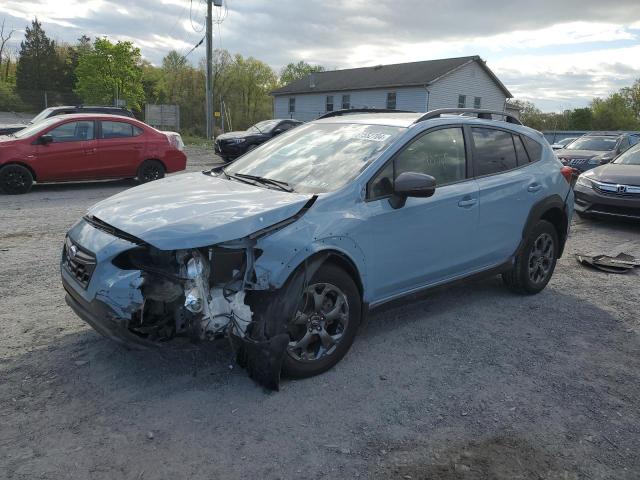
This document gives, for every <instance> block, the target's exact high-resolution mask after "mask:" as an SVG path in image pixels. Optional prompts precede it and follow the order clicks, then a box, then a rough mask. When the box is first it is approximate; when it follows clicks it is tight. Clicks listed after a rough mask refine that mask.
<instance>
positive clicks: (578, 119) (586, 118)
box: [569, 107, 593, 130]
mask: <svg viewBox="0 0 640 480" xmlns="http://www.w3.org/2000/svg"><path fill="white" fill-rule="evenodd" d="M592 122H593V112H592V111H591V109H590V108H589V107H585V108H576V109H575V110H573V111H572V112H571V118H570V123H569V130H591V124H592Z"/></svg>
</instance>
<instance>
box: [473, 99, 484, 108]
mask: <svg viewBox="0 0 640 480" xmlns="http://www.w3.org/2000/svg"><path fill="white" fill-rule="evenodd" d="M481 106H482V97H474V98H473V108H480V107H481Z"/></svg>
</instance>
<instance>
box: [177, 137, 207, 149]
mask: <svg viewBox="0 0 640 480" xmlns="http://www.w3.org/2000/svg"><path fill="white" fill-rule="evenodd" d="M182 141H183V142H184V144H185V145H195V146H198V147H208V148H213V141H211V140H207V139H206V138H204V137H193V136H191V135H182Z"/></svg>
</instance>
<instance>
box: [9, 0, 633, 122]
mask: <svg viewBox="0 0 640 480" xmlns="http://www.w3.org/2000/svg"><path fill="white" fill-rule="evenodd" d="M226 3H227V15H226V18H225V19H224V21H223V22H222V23H221V24H220V26H219V28H218V27H217V26H216V27H215V32H216V38H215V39H214V45H215V47H218V48H219V47H222V48H226V49H228V50H229V51H231V52H233V53H236V52H237V53H241V54H242V55H244V56H254V57H256V58H258V59H260V60H263V61H265V62H267V63H268V64H270V65H271V66H272V67H274V68H276V69H279V68H280V67H281V66H282V65H285V64H286V63H288V62H290V61H298V60H306V61H308V62H311V63H319V64H322V65H325V66H326V67H328V68H348V67H357V66H367V65H378V64H385V63H398V62H408V61H418V60H428V59H433V58H444V57H457V56H466V55H476V54H477V55H480V56H481V57H482V58H483V59H485V60H486V61H487V63H488V65H489V67H491V68H492V69H493V70H494V71H495V72H496V73H497V74H498V76H499V77H500V78H501V79H502V81H503V82H504V83H505V84H506V85H507V87H508V88H509V89H510V90H511V92H512V93H513V94H514V96H515V97H517V98H521V99H525V100H531V101H533V102H534V103H535V104H536V105H538V106H539V107H540V108H542V109H543V110H546V111H554V110H561V109H564V108H572V107H577V106H583V105H586V104H587V103H588V102H589V101H590V100H591V99H592V98H593V97H594V96H604V95H607V94H608V93H610V92H612V91H615V90H617V89H618V88H620V87H623V86H627V85H630V84H631V83H633V81H634V80H635V79H636V78H639V77H640V8H638V7H639V5H638V0H608V1H607V0H595V1H593V0H555V1H550V0H535V1H532V0H527V1H521V0H510V1H494V0H450V1H447V0H439V1H438V0H395V1H391V0H380V1H374V0H270V1H268V0H228V1H227V2H226ZM205 10H206V7H205V4H204V3H203V0H192V2H191V1H190V0H136V1H132V0H111V1H107V0H80V1H77V0H2V2H0V22H1V21H2V18H5V19H6V23H7V26H10V27H13V28H15V29H16V33H15V34H14V41H15V43H14V47H15V46H17V44H18V42H19V40H20V39H21V37H22V35H23V32H24V28H25V26H26V25H27V24H28V22H29V21H30V20H31V19H32V18H33V17H35V16H37V17H38V18H39V19H40V20H41V21H42V23H43V26H44V29H45V31H46V32H47V33H48V34H49V36H51V37H53V38H54V39H57V40H59V41H66V42H73V41H74V40H75V39H76V38H77V37H79V36H80V35H81V34H83V33H85V34H87V35H89V36H91V37H94V36H107V37H109V38H110V39H112V40H132V41H133V42H135V43H136V45H138V46H139V47H140V48H141V49H142V53H143V55H144V57H145V58H147V59H148V60H150V61H151V62H153V63H155V64H158V63H159V62H160V61H161V59H162V57H163V56H164V55H165V54H166V53H167V52H168V51H169V50H171V49H176V50H178V51H179V52H181V53H183V54H184V53H187V52H188V51H189V50H190V49H191V47H192V46H193V45H194V44H196V43H197V42H198V41H199V40H200V39H201V38H202V36H203V34H204V32H203V31H202V27H203V20H204V13H205ZM222 13H223V12H219V14H220V15H222ZM203 55H204V47H199V48H198V49H196V50H195V51H194V52H193V53H192V54H191V55H190V56H189V58H190V60H192V61H193V62H197V61H198V60H199V59H200V58H201V57H202V56H203Z"/></svg>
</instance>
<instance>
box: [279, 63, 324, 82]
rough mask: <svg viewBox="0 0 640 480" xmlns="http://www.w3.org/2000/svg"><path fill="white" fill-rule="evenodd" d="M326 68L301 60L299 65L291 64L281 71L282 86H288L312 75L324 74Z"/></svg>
mask: <svg viewBox="0 0 640 480" xmlns="http://www.w3.org/2000/svg"><path fill="white" fill-rule="evenodd" d="M324 71H325V68H324V67H323V66H322V65H311V64H309V63H307V62H305V61H304V60H300V61H299V62H298V63H290V64H288V65H287V66H286V67H283V68H282V70H280V84H281V85H287V84H289V83H291V82H294V81H296V80H299V79H301V78H304V77H306V76H307V75H309V74H310V73H316V72H324Z"/></svg>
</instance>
